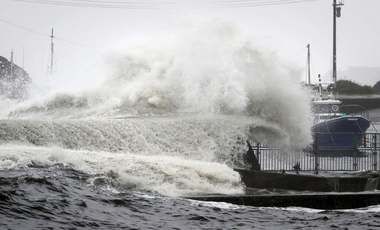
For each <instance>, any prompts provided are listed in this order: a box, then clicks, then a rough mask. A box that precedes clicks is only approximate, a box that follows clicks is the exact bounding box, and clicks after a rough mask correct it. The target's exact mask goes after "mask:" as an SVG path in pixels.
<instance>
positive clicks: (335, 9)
mask: <svg viewBox="0 0 380 230" xmlns="http://www.w3.org/2000/svg"><path fill="white" fill-rule="evenodd" d="M343 5H344V4H343V2H339V3H338V4H337V3H336V0H334V4H333V13H334V23H333V24H334V25H333V82H334V89H335V88H336V82H337V70H336V18H337V17H338V18H339V17H340V10H341V8H340V6H343Z"/></svg>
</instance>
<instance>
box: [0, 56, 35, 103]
mask: <svg viewBox="0 0 380 230" xmlns="http://www.w3.org/2000/svg"><path fill="white" fill-rule="evenodd" d="M12 70H13V71H12ZM30 83H31V79H30V77H29V74H28V73H27V72H25V70H24V69H23V68H21V67H19V66H17V65H15V64H13V65H12V63H11V62H10V61H8V60H7V59H6V58H4V57H2V56H0V97H2V98H9V99H12V100H25V99H26V98H28V86H29V85H30Z"/></svg>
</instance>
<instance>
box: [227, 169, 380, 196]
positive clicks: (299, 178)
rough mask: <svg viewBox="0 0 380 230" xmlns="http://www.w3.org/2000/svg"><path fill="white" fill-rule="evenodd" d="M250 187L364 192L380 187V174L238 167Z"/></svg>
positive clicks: (242, 177) (244, 181)
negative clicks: (324, 172) (340, 174)
mask: <svg viewBox="0 0 380 230" xmlns="http://www.w3.org/2000/svg"><path fill="white" fill-rule="evenodd" d="M234 170H235V171H237V172H239V174H240V176H241V179H242V181H243V183H244V184H245V185H246V187H248V188H262V189H285V190H296V191H315V192H363V191H373V190H375V189H379V183H378V182H379V175H378V174H377V175H371V174H366V175H351V176H317V175H310V174H308V175H306V174H291V173H279V172H267V171H255V170H249V169H238V168H235V169H234Z"/></svg>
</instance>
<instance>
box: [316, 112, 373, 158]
mask: <svg viewBox="0 0 380 230" xmlns="http://www.w3.org/2000/svg"><path fill="white" fill-rule="evenodd" d="M370 124H371V123H370V121H369V120H368V119H366V118H364V117H362V116H344V117H339V118H334V119H330V120H326V121H323V122H321V123H318V124H316V125H314V126H313V127H312V129H311V131H312V133H313V137H314V143H317V145H318V150H321V151H329V150H331V151H335V152H337V153H342V151H343V150H344V152H349V153H352V154H354V153H355V150H357V148H358V147H359V146H360V145H362V144H363V139H364V136H365V132H366V131H367V129H368V128H369V126H370ZM336 150H339V151H336ZM331 151H330V152H331Z"/></svg>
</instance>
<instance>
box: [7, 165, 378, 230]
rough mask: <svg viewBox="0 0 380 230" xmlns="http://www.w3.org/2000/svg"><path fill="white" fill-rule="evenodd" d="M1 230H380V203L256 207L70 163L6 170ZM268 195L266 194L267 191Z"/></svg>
mask: <svg viewBox="0 0 380 230" xmlns="http://www.w3.org/2000/svg"><path fill="white" fill-rule="evenodd" d="M0 185H1V190H0V220H1V222H0V224H1V229H377V228H379V227H380V220H379V217H380V214H379V212H380V206H371V207H366V208H361V209H353V210H327V211H326V210H315V209H306V208H299V207H288V208H276V207H273V208H256V207H249V206H243V205H231V204H227V203H216V202H198V201H192V200H187V199H181V198H178V197H173V196H164V195H161V194H159V193H155V192H143V191H138V190H133V189H126V188H123V187H120V185H119V184H118V183H117V182H115V181H114V180H112V179H111V178H110V177H106V176H104V175H89V174H86V173H83V172H80V171H77V170H74V169H73V168H71V167H69V166H64V165H62V164H56V165H51V166H43V165H36V164H35V165H29V166H27V167H25V168H24V169H18V170H1V171H0ZM261 192H265V191H261Z"/></svg>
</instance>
